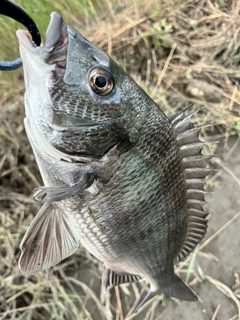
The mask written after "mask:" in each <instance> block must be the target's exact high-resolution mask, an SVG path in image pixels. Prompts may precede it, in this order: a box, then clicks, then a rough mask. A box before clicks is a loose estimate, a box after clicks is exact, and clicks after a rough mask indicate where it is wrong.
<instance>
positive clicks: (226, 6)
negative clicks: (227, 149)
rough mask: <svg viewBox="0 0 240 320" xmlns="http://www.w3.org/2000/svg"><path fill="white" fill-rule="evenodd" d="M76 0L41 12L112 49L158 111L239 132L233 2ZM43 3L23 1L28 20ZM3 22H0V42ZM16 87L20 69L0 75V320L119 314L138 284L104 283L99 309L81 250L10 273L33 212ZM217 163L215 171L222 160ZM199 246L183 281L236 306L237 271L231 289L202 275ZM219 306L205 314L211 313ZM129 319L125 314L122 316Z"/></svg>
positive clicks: (89, 261) (238, 10) (150, 314)
mask: <svg viewBox="0 0 240 320" xmlns="http://www.w3.org/2000/svg"><path fill="white" fill-rule="evenodd" d="M18 3H20V4H21V3H23V1H19V2H18ZM78 3H80V4H81V5H82V4H84V1H82V2H79V1H72V2H71V6H70V7H68V6H66V4H65V1H58V2H56V1H53V2H52V3H51V6H52V7H51V8H52V9H51V10H50V11H52V10H57V11H58V12H60V13H62V14H63V16H64V19H65V20H66V22H67V23H69V24H71V25H72V26H73V27H75V28H76V29H78V30H79V31H80V32H81V33H83V34H84V35H85V36H86V37H87V38H88V39H89V40H90V41H92V42H94V43H95V44H96V45H98V46H100V47H101V48H103V49H104V50H105V51H106V52H108V53H109V54H110V55H112V56H113V57H114V58H115V59H116V60H117V61H118V62H119V63H120V65H121V66H122V67H123V68H124V69H125V70H126V71H127V72H128V73H129V74H130V75H131V76H132V77H133V78H134V79H135V80H136V81H137V82H138V83H139V84H140V85H141V86H142V87H143V88H144V89H145V90H146V92H147V93H149V94H150V95H151V96H152V98H153V99H154V100H155V101H156V102H157V103H158V104H159V105H160V107H161V108H162V109H163V110H164V111H165V112H166V113H167V114H168V115H172V114H174V113H175V112H176V111H177V110H180V109H182V108H184V107H186V105H187V104H189V103H193V108H196V109H197V108H198V107H199V106H202V105H204V106H206V108H205V109H204V111H202V112H201V113H200V117H199V116H197V117H196V121H197V122H208V121H212V120H214V121H215V123H214V125H209V126H208V127H207V129H205V131H204V135H205V136H206V135H207V136H208V137H209V135H211V134H214V135H215V137H216V136H217V137H225V138H226V140H227V139H228V137H229V136H230V135H233V134H238V133H239V131H240V91H239V85H240V84H239V78H240V69H239V68H238V65H239V62H240V54H239V52H240V51H239V48H240V23H239V21H240V20H239V14H240V3H239V1H221V0H219V1H208V0H195V1H194V0H193V1H177V0H172V1H165V0H162V1H157V0H149V1H143V0H141V1H136V0H132V1H131V5H129V1H121V2H120V1H114V4H113V3H112V2H111V1H108V0H105V1H103V0H102V1H101V5H99V7H97V6H96V4H95V2H92V1H89V2H88V5H85V6H84V5H83V6H82V7H81V8H82V9H81V8H80V7H78V5H80V4H78ZM45 7H46V4H45V2H44V1H41V2H40V5H39V8H36V7H35V6H34V5H33V4H32V7H30V8H29V9H28V12H29V13H30V14H31V10H32V12H33V14H31V16H32V17H33V18H34V20H36V21H37V22H38V15H39V12H42V13H41V14H42V16H44V19H43V21H42V22H41V28H40V29H41V30H42V32H43V31H44V30H45V29H46V26H47V23H46V21H48V19H49V18H48V17H49V12H50V11H49V12H46V9H44V10H43V8H45ZM80 9H81V10H80ZM93 17H94V18H93ZM3 20H4V19H3ZM6 21H8V20H4V23H5V24H3V25H1V26H0V33H1V32H2V34H1V39H3V41H4V38H5V35H4V32H5V30H3V29H4V26H5V25H6ZM39 23H40V22H39ZM13 26H14V27H15V25H14V24H13ZM8 35H9V37H8ZM11 37H13V36H12V35H10V33H9V34H7V39H6V38H5V40H6V42H8V41H9V38H10V39H12V41H14V40H13V38H11ZM1 41H2V40H1ZM1 43H2V42H1ZM2 44H3V47H4V48H6V49H5V50H6V53H5V55H3V56H4V58H6V57H9V56H10V57H15V56H16V55H17V50H16V48H15V47H14V48H12V47H11V46H9V45H8V46H7V45H6V46H5V42H3V43H2ZM1 48H2V46H1ZM12 49H13V50H12ZM10 51H13V56H12V55H11V54H12V53H10ZM1 54H2V53H1ZM3 56H2V57H3ZM23 93H24V84H23V76H22V71H16V72H14V73H11V74H10V73H9V74H3V73H0V105H1V117H0V146H1V149H0V318H1V319H3V320H5V319H24V320H25V319H36V320H38V319H113V317H114V319H116V320H122V319H123V318H124V316H125V315H126V310H129V309H130V308H131V306H132V303H133V302H134V299H136V300H137V299H139V297H140V296H142V295H144V294H145V291H146V290H145V288H144V287H143V289H142V287H141V286H138V285H133V286H124V287H121V288H119V289H116V291H115V292H114V290H113V291H111V293H108V295H107V297H106V301H105V306H103V305H102V303H101V302H100V298H99V292H98V289H96V288H98V286H99V279H100V271H101V264H99V262H98V261H97V260H96V259H94V258H93V257H91V256H90V255H89V254H88V253H87V252H85V250H83V249H80V250H78V251H77V253H75V254H74V255H73V256H72V257H70V258H68V259H66V260H65V261H63V263H61V264H60V265H59V266H57V267H55V268H53V271H49V272H42V273H39V274H37V275H35V276H31V277H29V278H24V277H22V276H21V275H20V273H19V270H18V266H17V261H18V259H19V254H20V251H19V243H20V241H21V239H22V237H23V235H24V233H25V231H26V228H27V226H28V225H29V224H30V222H31V221H32V220H33V217H34V216H35V214H36V213H37V211H38V207H37V205H36V204H35V203H34V201H33V200H32V197H31V195H32V191H33V188H35V187H38V186H39V185H41V178H40V175H39V173H38V169H37V167H36V163H35V161H34V157H33V155H32V152H31V149H30V146H29V142H28V140H27V138H26V135H25V132H24V127H23V121H22V120H23V117H24V109H23V98H22V96H23ZM209 139H210V140H211V137H209ZM218 161H219V164H220V166H221V164H222V168H223V169H224V170H225V169H226V168H224V165H225V164H224V163H223V162H221V160H220V159H219V160H218ZM217 177H218V176H216V177H215V178H217ZM214 181H216V180H213V179H212V180H211V181H210V182H211V183H212V184H214V183H215V182H214ZM219 232H222V230H220V231H219ZM207 245H208V243H205V244H203V245H202V246H200V248H198V250H197V251H196V252H195V253H194V254H193V255H191V257H190V258H189V259H187V260H186V261H185V262H184V263H182V264H181V265H180V269H179V272H181V273H182V274H185V276H186V279H187V281H190V282H191V283H192V282H194V281H195V282H201V281H203V280H204V281H209V282H210V283H211V284H213V285H214V286H215V287H216V288H217V289H218V290H221V291H223V292H224V294H225V295H227V296H228V297H230V298H231V299H233V300H234V302H235V303H236V305H237V308H238V310H240V307H239V290H240V289H239V278H237V276H236V288H235V289H233V290H231V289H230V288H228V287H226V286H225V285H223V284H222V283H220V282H219V281H218V280H217V279H213V278H211V277H209V276H208V275H205V274H203V272H202V270H201V267H200V266H198V265H196V263H195V259H196V256H198V255H201V254H202V251H201V250H202V249H203V247H204V246H207ZM86 269H87V270H90V271H88V272H90V273H91V275H92V279H94V280H93V281H94V282H93V281H92V280H91V278H89V279H90V280H89V281H88V283H87V282H86V283H84V282H83V281H82V278H81V273H82V272H83V270H86ZM234 290H235V291H234ZM233 291H234V292H233ZM95 292H97V294H96V293H95ZM111 295H112V296H111ZM165 305H166V300H165V299H164V297H163V296H159V297H157V298H156V299H155V300H154V301H153V302H152V303H149V304H148V305H147V306H145V307H144V308H145V309H147V312H146V313H145V315H144V319H146V320H147V319H148V320H150V319H157V315H156V314H155V312H156V310H157V309H156V308H158V316H159V312H160V311H159V310H163V309H164V307H165ZM159 306H161V308H160V307H159ZM219 309H220V307H218V308H217V309H216V310H215V312H214V314H213V317H212V319H216V317H217V314H218V312H219ZM239 314H240V311H239ZM134 317H135V315H129V317H128V318H127V319H133V318H134ZM159 318H160V316H159Z"/></svg>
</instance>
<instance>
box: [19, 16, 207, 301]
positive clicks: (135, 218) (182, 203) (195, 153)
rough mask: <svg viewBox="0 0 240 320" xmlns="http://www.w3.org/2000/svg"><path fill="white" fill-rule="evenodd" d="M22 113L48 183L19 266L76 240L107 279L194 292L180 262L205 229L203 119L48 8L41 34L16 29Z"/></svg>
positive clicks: (57, 256) (41, 261)
mask: <svg viewBox="0 0 240 320" xmlns="http://www.w3.org/2000/svg"><path fill="white" fill-rule="evenodd" d="M17 35H18V38H19V42H20V51H21V57H22V59H23V67H24V76H25V83H26V93H25V109H26V118H25V120H24V123H25V128H26V132H27V135H28V138H29V140H30V143H31V146H32V148H33V151H34V154H35V157H36V160H37V163H38V166H39V169H40V172H41V175H42V178H43V181H44V187H42V188H39V189H38V190H37V191H36V193H35V199H36V200H38V201H41V202H43V203H44V204H43V207H42V208H41V210H40V211H39V213H38V215H37V216H36V217H35V219H34V221H33V222H32V224H31V225H30V227H29V229H28V231H27V232H26V234H25V236H24V239H23V240H22V243H21V250H22V254H21V258H20V261H19V266H20V270H21V272H22V273H23V274H24V275H30V274H32V273H36V272H38V271H40V270H43V269H47V268H49V267H51V266H54V265H56V264H57V263H58V262H60V261H61V260H62V259H64V258H66V257H68V256H69V255H71V254H72V253H73V252H74V251H75V250H76V249H77V248H78V247H79V245H80V244H82V245H83V246H84V247H85V248H86V249H87V250H88V251H89V252H90V253H92V254H93V255H94V256H96V257H97V258H98V259H100V260H101V261H103V262H104V272H103V278H102V279H103V286H104V287H105V288H106V287H109V286H114V285H118V284H121V283H126V282H133V281H140V280H142V279H145V280H147V281H148V282H149V283H150V291H149V294H148V295H147V297H145V299H144V300H143V301H142V303H141V304H140V306H141V305H142V304H143V303H144V302H145V301H147V300H148V299H150V298H152V297H153V296H154V295H155V294H158V293H165V294H166V295H167V296H172V297H177V298H180V299H184V300H197V296H196V294H195V293H194V292H193V291H192V290H191V289H190V288H189V287H188V286H187V285H186V284H185V283H184V282H183V281H182V280H181V279H180V278H179V277H177V276H176V275H175V273H174V264H175V263H176V262H177V261H178V260H181V259H183V258H184V257H185V256H187V255H188V254H189V253H190V252H191V251H192V250H193V249H194V248H195V246H196V245H197V244H198V243H199V241H200V240H201V239H202V238H203V236H204V234H205V232H206V228H207V220H206V219H205V218H206V216H207V214H206V213H205V212H204V210H203V207H202V206H203V203H204V191H203V185H204V178H205V177H206V176H207V175H208V174H209V170H208V169H206V168H205V166H206V163H207V161H208V159H209V157H207V156H202V155H201V149H202V147H203V143H202V142H200V141H199V139H198V133H199V130H200V128H196V127H194V126H193V125H192V123H191V118H190V117H187V116H186V114H185V113H186V112H185V111H183V112H182V113H179V114H178V115H176V116H174V117H172V118H171V119H169V118H167V116H166V115H165V114H164V113H163V112H162V111H161V110H160V108H159V107H158V106H157V105H156V104H155V103H154V102H153V101H152V100H151V99H150V98H149V96H148V95H147V94H146V93H145V92H144V91H143V90H142V89H141V88H140V87H139V86H138V85H137V84H136V83H135V82H134V81H133V80H132V79H131V78H129V76H128V75H127V74H126V73H125V72H124V71H123V70H122V69H121V68H120V67H119V66H118V65H117V64H116V63H115V62H114V61H113V60H111V58H110V57H109V56H108V55H107V54H106V53H104V52H103V51H101V50H100V49H98V48H97V47H96V46H94V45H93V44H91V43H90V42H88V41H87V40H86V39H85V38H83V37H82V36H81V35H80V34H79V33H78V32H76V31H75V30H74V29H73V28H71V27H69V26H66V25H65V24H64V22H63V21H62V19H61V17H60V16H59V15H58V14H56V13H53V14H52V16H51V22H50V25H49V27H48V30H47V33H46V41H45V44H44V45H43V46H41V47H36V46H34V45H33V44H32V41H31V39H30V37H29V36H28V35H27V34H26V32H24V31H21V30H19V31H18V32H17Z"/></svg>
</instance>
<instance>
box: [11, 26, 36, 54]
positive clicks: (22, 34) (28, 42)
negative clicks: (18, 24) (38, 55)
mask: <svg viewBox="0 0 240 320" xmlns="http://www.w3.org/2000/svg"><path fill="white" fill-rule="evenodd" d="M16 35H17V37H18V40H19V43H20V45H21V46H23V47H24V48H25V49H26V50H27V51H29V52H31V53H35V52H36V51H38V49H39V47H37V46H36V45H35V43H34V42H33V41H32V37H31V35H30V33H29V32H27V31H25V30H17V32H16Z"/></svg>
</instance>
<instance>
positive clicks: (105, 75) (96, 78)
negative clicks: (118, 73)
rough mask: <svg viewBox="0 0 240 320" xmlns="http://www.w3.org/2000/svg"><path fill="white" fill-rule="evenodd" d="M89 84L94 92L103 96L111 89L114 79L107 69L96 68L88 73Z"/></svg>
mask: <svg viewBox="0 0 240 320" xmlns="http://www.w3.org/2000/svg"><path fill="white" fill-rule="evenodd" d="M89 84H90V86H91V88H92V90H93V91H94V92H96V93H97V94H99V95H101V96H105V95H107V94H108V93H110V92H111V91H112V90H113V88H114V79H113V76H112V75H111V73H110V72H108V71H107V70H105V69H100V68H96V69H93V70H91V72H90V74H89Z"/></svg>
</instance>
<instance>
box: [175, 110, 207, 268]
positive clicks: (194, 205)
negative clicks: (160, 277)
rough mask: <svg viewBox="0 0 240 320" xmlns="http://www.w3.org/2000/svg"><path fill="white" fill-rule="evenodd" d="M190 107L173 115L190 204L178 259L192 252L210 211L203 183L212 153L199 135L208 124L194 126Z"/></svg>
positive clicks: (202, 231) (204, 228) (202, 234)
mask: <svg viewBox="0 0 240 320" xmlns="http://www.w3.org/2000/svg"><path fill="white" fill-rule="evenodd" d="M188 109H189V107H188V108H187V109H185V110H183V111H182V112H181V113H179V114H177V115H176V116H174V117H172V118H171V123H172V126H173V129H174V132H175V135H176V139H177V142H178V145H179V148H180V155H181V157H182V163H183V168H184V176H185V179H186V195H187V204H188V229H187V234H186V237H185V241H184V243H183V246H182V249H181V250H180V253H179V255H178V257H177V259H176V262H178V261H181V260H183V259H184V258H185V257H186V256H187V255H188V254H189V253H191V252H192V251H193V250H194V249H195V248H196V246H197V245H198V243H199V242H200V241H201V240H202V238H203V237H204V235H205V233H206V230H207V222H208V220H207V219H206V217H207V216H208V213H206V212H205V210H204V208H203V206H204V204H205V203H206V201H205V200H204V195H205V193H206V191H205V190H204V184H205V178H206V177H207V176H208V175H209V174H211V173H212V170H211V169H208V168H206V165H207V164H208V162H209V160H210V159H211V158H212V157H213V156H212V155H203V154H202V149H203V147H204V145H205V143H204V142H202V141H201V140H200V139H199V134H200V131H201V128H202V127H204V126H205V125H200V126H194V125H193V123H192V120H191V117H192V115H193V114H195V113H196V112H193V113H191V114H187V112H188Z"/></svg>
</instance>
